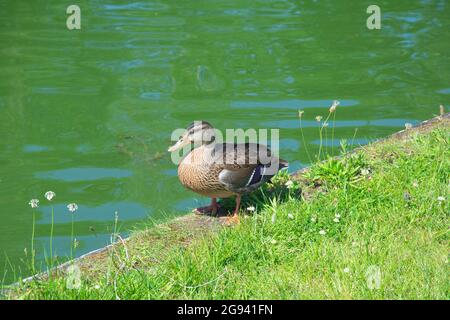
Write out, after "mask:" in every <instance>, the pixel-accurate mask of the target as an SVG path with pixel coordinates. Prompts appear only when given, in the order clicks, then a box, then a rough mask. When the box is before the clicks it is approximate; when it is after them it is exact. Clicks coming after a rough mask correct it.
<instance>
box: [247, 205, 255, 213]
mask: <svg viewBox="0 0 450 320" xmlns="http://www.w3.org/2000/svg"><path fill="white" fill-rule="evenodd" d="M247 211H250V212H254V211H255V207H254V206H250V207H248V208H247Z"/></svg>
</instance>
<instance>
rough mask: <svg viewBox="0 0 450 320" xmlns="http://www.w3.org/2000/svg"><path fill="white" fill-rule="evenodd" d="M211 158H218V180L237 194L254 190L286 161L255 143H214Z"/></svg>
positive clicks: (283, 166)
mask: <svg viewBox="0 0 450 320" xmlns="http://www.w3.org/2000/svg"><path fill="white" fill-rule="evenodd" d="M215 152H216V154H215V159H216V161H217V160H222V162H223V163H222V164H221V165H220V166H221V170H220V172H219V177H218V180H219V182H220V183H221V184H223V185H224V187H225V188H226V189H227V190H229V191H232V192H234V193H237V194H244V193H248V192H252V191H254V190H256V189H258V188H259V187H260V186H261V185H262V184H264V183H265V182H267V181H269V180H270V179H271V178H272V177H273V176H274V175H275V174H276V173H277V172H278V171H279V170H280V169H282V168H285V167H287V166H288V163H287V162H286V161H284V160H281V159H279V158H277V157H275V156H273V155H272V154H271V151H270V149H269V148H267V147H266V146H264V145H260V144H256V143H241V144H230V143H224V144H222V145H219V146H216V151H215Z"/></svg>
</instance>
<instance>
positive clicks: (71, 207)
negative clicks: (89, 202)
mask: <svg viewBox="0 0 450 320" xmlns="http://www.w3.org/2000/svg"><path fill="white" fill-rule="evenodd" d="M67 209H69V211H70V212H75V211H77V210H78V205H77V204H76V203H69V204H68V205H67Z"/></svg>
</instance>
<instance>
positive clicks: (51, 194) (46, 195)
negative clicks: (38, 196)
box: [44, 191, 56, 201]
mask: <svg viewBox="0 0 450 320" xmlns="http://www.w3.org/2000/svg"><path fill="white" fill-rule="evenodd" d="M44 196H45V198H46V199H47V200H48V201H52V199H53V198H54V197H55V196H56V194H55V193H54V192H53V191H47V192H46V193H45V195H44Z"/></svg>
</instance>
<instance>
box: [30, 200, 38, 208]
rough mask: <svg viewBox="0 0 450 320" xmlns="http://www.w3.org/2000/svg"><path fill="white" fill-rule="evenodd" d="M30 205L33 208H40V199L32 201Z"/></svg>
mask: <svg viewBox="0 0 450 320" xmlns="http://www.w3.org/2000/svg"><path fill="white" fill-rule="evenodd" d="M28 204H29V205H30V206H31V208H33V209H34V208H37V207H39V200H38V199H31V200H30V202H28Z"/></svg>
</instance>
